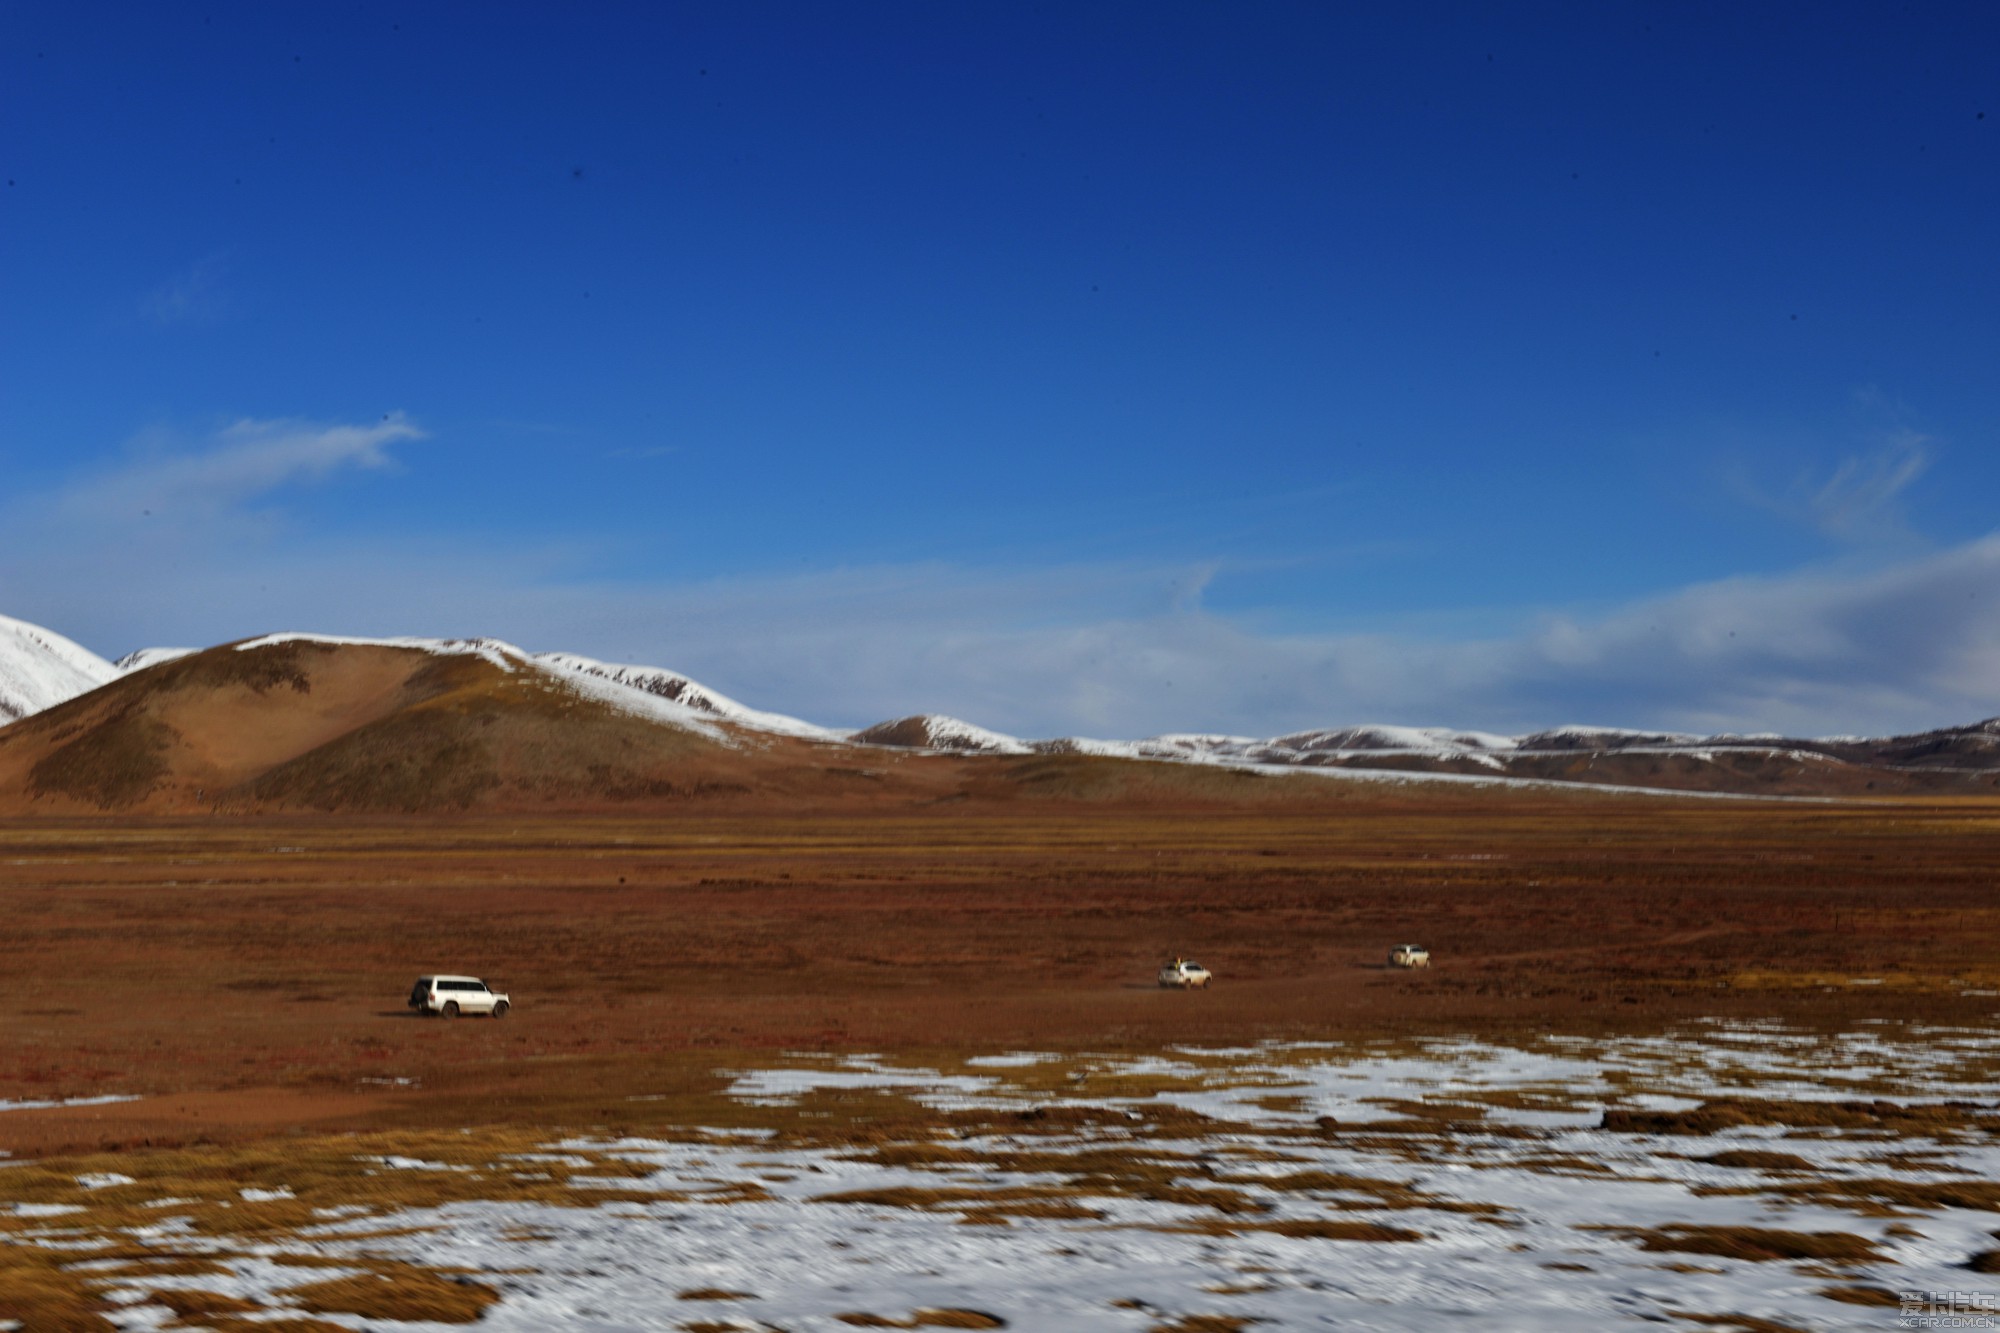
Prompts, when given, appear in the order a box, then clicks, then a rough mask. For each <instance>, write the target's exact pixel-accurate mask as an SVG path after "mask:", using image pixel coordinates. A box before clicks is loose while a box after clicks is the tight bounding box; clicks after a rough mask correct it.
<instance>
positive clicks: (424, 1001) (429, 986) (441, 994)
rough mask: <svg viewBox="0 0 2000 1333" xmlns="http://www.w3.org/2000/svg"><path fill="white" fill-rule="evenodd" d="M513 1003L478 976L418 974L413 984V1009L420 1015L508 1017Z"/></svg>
mask: <svg viewBox="0 0 2000 1333" xmlns="http://www.w3.org/2000/svg"><path fill="white" fill-rule="evenodd" d="M512 1007H513V1006H512V1005H510V1004H508V1003H507V997H506V996H504V995H496V994H494V993H493V992H492V991H490V990H488V989H486V983H485V982H483V981H481V980H480V979H479V978H478V977H418V978H417V984H416V985H414V986H412V987H410V1008H412V1009H414V1010H416V1011H417V1012H418V1013H420V1014H442V1015H443V1016H444V1017H446V1018H457V1017H458V1016H459V1015H460V1014H491V1015H493V1016H494V1017H495V1018H505V1017H506V1016H507V1011H508V1010H509V1009H511V1008H512Z"/></svg>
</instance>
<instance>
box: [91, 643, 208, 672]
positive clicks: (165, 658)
mask: <svg viewBox="0 0 2000 1333" xmlns="http://www.w3.org/2000/svg"><path fill="white" fill-rule="evenodd" d="M200 651H201V649H199V648H141V649H140V650H139V651H138V652H136V653H127V654H125V656H123V657H121V658H119V659H118V660H117V661H116V662H113V663H112V664H111V665H112V666H115V667H117V668H118V674H119V675H121V676H129V675H131V674H132V673H133V672H134V671H144V670H145V669H146V668H147V667H156V666H158V665H160V663H162V662H178V661H179V660H180V659H181V658H183V657H192V656H193V655H194V654H196V653H198V652H200Z"/></svg>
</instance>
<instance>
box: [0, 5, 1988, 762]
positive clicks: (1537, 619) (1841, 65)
mask: <svg viewBox="0 0 2000 1333" xmlns="http://www.w3.org/2000/svg"><path fill="white" fill-rule="evenodd" d="M1996 49H2000V11H1995V10H1994V9H1993V8H1992V7H1991V6H1983V5H1963V6H1952V5H1933V6H1919V7H1916V8H1914V9H1911V10H1906V11H1901V12H1892V11H1890V10H1889V9H1888V8H1887V7H1883V6H1877V5H1828V4H1816V5H1811V6H1807V5H1796V6H1787V5H1764V6H1724V5H1712V6H1700V5H1671V6H1669V5H1655V6H1649V5H1628V6H1602V5H1548V6H1493V7H1468V6H1432V7H1416V6H1404V7H1396V8H1395V10H1394V12H1374V11H1363V10H1362V9H1361V8H1360V7H1354V6H1335V5H1320V4H1311V5H1285V4H1275V3H1274V4H1260V5H1251V6H1223V5H1214V4H1145V5H1138V4H1131V5H1079V6H1054V7H1040V6H1030V5H1027V4H1014V5H932V4H908V5H873V4H854V5H841V6H824V5H811V6H809V5H756V4H748V5H740V6H726V7H723V6H699V7H697V6H601V7H597V8H596V9H594V10H590V11H587V12H583V13H565V12H560V11H557V10H554V9H551V8H549V7H546V6H510V5H505V4H501V5H488V6H478V7H474V6H444V5H438V6H414V7H412V6H380V7H376V6H369V5H352V6H337V7H335V6H326V7H315V8H313V9H312V10H310V11H307V10H306V9H304V8H303V7H296V6H272V5H242V6H230V5H221V6H215V7H210V8H207V9H200V8H195V7H178V6H175V7H167V6H160V7H147V8H142V9H139V10H134V9H133V8H131V7H129V6H117V7H112V6H91V5H77V6H65V7H42V12H34V11H33V9H32V8H31V7H23V6H16V7H13V8H12V9H10V10H8V11H6V12H5V13H4V14H0V123H5V124H6V125H8V126H9V127H10V130H9V133H8V134H7V135H6V136H5V138H4V139H0V171H4V174H5V176H6V178H7V184H6V186H5V187H4V190H5V193H4V201H0V210H4V211H0V237H4V244H0V364H4V367H5V372H4V375H0V484H4V487H5V489H4V492H0V613H4V614H9V615H14V616H18V617H21V618H24V619H28V620H31V621H35V622H37V623H41V624H45V625H47V626H49V627H51V628H53V629H56V630H58V631H60V632H63V633H66V634H68V635H70V636H71V637H73V638H76V639H78V640H79V641H81V642H83V643H85V644H86V645H88V646H90V647H92V648H95V649H97V650H98V651H100V652H103V653H106V654H108V655H116V654H118V653H121V652H124V651H127V650H129V649H131V648H135V647H139V646H143V645H149V644H160V643H206V642H215V641H220V640H224V639H228V638H233V637H239V636H243V635H248V634H252V633H261V632H265V631H271V630H279V629H293V628H298V629H316V630H324V631H328V632H340V633H359V634H370V633H373V634H411V633H414V634H435V635H447V634H493V635H498V636H501V637H505V638H508V639H511V640H514V641H516V642H519V643H521V644H523V645H524V646H527V647H530V648H535V649H565V650H570V651H576V652H582V653H586V654H590V655H593V656H598V657H603V658H608V659H613V660H624V661H640V662H648V663H653V664H658V665H665V666H670V667H674V668H676V669H679V670H683V671H687V672H689V673H690V674H693V675H695V676H697V677H698V678H700V679H702V680H704V681H705V682H706V683H708V684H710V685H712V686H714V687H715V688H718V689H721V690H723V691H725V692H728V693H731V694H734V695H736V696H738V697H740V698H743V699H744V700H745V701H747V702H750V703H753V704H755V705H757V706H760V707H766V708H775V709H782V710H785V711H791V712H796V713H799V714H801V715H804V716H808V717H811V718H813V719H814V720H817V721H822V722H827V723H834V724H843V723H844V724H855V725H860V724H866V723H868V722H872V721H875V720H878V719H879V718H881V717H885V716H889V715H893V714H897V713H903V712H910V711H917V710H935V711H944V712H950V713H954V714H957V715H960V716H964V717H968V718H970V719H972V720H974V721H977V722H980V723H982V724H985V725H989V726H994V727H998V728H1001V729H1004V730H1013V731H1017V732H1022V733H1028V734H1036V735H1046V734H1056V733H1060V732H1081V733H1085V734H1100V735H1137V734H1145V733H1150V732H1157V731H1162V730H1227V731H1235V732H1243V733H1252V734H1274V733H1277V732H1281V731H1285V730H1290V729H1296V728H1302V727H1307V726H1314V725H1337V724H1346V723H1353V722H1360V721H1388V722H1407V723H1420V724H1446V725H1457V726H1481V727H1487V728H1490V729H1500V730H1511V729H1523V728H1528V727H1535V726H1543V725H1552V724H1558V723H1562V722H1568V721H1591V722H1600V723H1610V724H1624V725H1633V726H1676V727H1684V728H1688V729H1695V730H1712V729H1723V728H1729V729H1739V730H1793V731H1798V730H1810V731H1819V732H1828V731H1859V730H1882V729H1893V728H1904V727H1918V726H1930V725H1938V724H1943V723H1948V722H1957V721H1966V720H1971V719H1972V718H1973V717H1979V716H1986V715H1990V714H1993V713H2000V604H1996V603H2000V593H1993V592H1990V589H1992V588H1993V587H1994V583H1993V576H1995V575H2000V538H1996V536H1995V533H1996V529H2000V516H1997V515H1996V507H1995V504H1994V501H1993V498H1992V497H1993V496H1995V495H1996V494H2000V450H1996V449H1995V448H1994V444H1995V441H1996V440H1997V439H2000V395H1996V388H2000V385H1996V371H1995V367H1996V365H2000V358H1996V350H2000V340H1996V336H1995V335H1996V332H2000V327H1997V326H2000V320H1996V317H1995V313H1994V312H1995V311H1996V310H2000V258H1996V254H2000V252H1996V249H1995V247H1994V245H1993V237H1994V236H1995V235H1996V234H2000V138H1997V137H1996V136H2000V75H1996V73H1995V70H1996V68H2000V67H1996V65H1995V63H1994V61H1993V60H1992V53H1993V52H1994V51H1995V50H1996Z"/></svg>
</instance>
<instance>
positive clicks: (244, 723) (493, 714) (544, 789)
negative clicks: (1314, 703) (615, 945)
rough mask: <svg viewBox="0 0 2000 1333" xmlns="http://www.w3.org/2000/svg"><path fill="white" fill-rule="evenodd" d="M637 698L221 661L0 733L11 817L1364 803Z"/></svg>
mask: <svg viewBox="0 0 2000 1333" xmlns="http://www.w3.org/2000/svg"><path fill="white" fill-rule="evenodd" d="M622 697H623V696H622V695H620V694H618V693H617V691H616V690H615V688H614V689H613V691H612V693H611V694H610V695H607V694H606V693H605V692H604V690H603V689H602V688H601V687H598V686H597V685H595V684H594V683H593V682H591V681H588V680H579V679H578V677H577V676H576V675H575V674H574V673H567V672H565V671H563V670H561V669H557V668H550V667H547V666H544V665H542V664H538V663H536V662H534V661H532V660H530V659H528V658H526V657H523V656H520V655H518V654H517V653H515V652H513V651H512V650H507V649H504V648H503V647H501V646H498V645H486V644H476V643H475V644H463V645H457V646H456V647H455V649H453V650H449V651H440V650H439V649H438V648H437V647H436V646H433V647H430V648H426V647H421V646H409V647H405V646H395V645H391V644H384V643H341V642H333V641H325V640H313V639H288V640H283V641H277V642H261V641H260V642H258V643H255V644H253V645H243V646H239V645H233V644H225V645H223V646H221V647H218V648H210V649H208V650H206V651H204V652H200V653H195V654H192V655H190V656H186V657H180V658H176V659H174V660H171V661H167V662H163V663H161V664H159V665H156V666H152V667H148V668H146V669H144V670H141V671H137V672H134V673H132V674H131V675H127V676H123V677H121V678H119V679H117V680H114V681H112V682H111V683H110V684H108V685H105V686H103V687H102V688H100V689H97V690H94V691H92V692H91V693H89V694H86V695H83V696H81V697H79V698H75V699H72V700H70V701H69V702H67V703H64V704H61V705H58V706H57V707H55V708H51V709H49V710H47V711H45V712H42V713H37V714H34V715H33V716H31V717H28V718H25V719H23V720H22V721H20V722H17V723H14V724H13V725H11V726H7V727H4V728H0V815H7V814H25V813H38V814H57V815H63V814H90V813H100V812H113V811H115V812H120V813H144V814H180V813H194V812H198V811H199V812H210V811H220V812H230V813H245V812H256V811H283V810H297V811H311V810H317V811H347V812H362V813H367V812H375V813H390V814H393V813H410V814H417V813H449V812H453V811H467V810H529V809H535V810H548V809H571V810H646V809H659V810H661V811H662V812H664V811H667V810H671V809H686V808H688V806H689V803H690V802H698V803H700V804H701V805H702V806H703V807H704V808H713V807H716V806H740V807H744V808H762V809H780V808H782V809H785V810H788V811H800V810H805V809H811V808H822V809H824V808H841V807H848V806H857V805H880V804H887V805H892V806H902V807H910V806H920V805H933V804H937V803H941V802H955V801H971V802H974V803H977V804H981V805H985V804H991V803H994V802H1012V801H1017V800H1037V799H1042V800H1069V801H1091V802H1102V801H1112V802H1130V803H1139V804H1146V805H1159V804H1196V805H1200V804H1214V803H1218V802H1220V803H1227V804H1236V803H1239V802H1242V801H1245V800H1253V801H1268V800H1273V799H1275V800H1280V801H1287V802H1289V801H1306V802H1327V801H1344V800H1349V799H1352V798H1353V797H1355V796H1356V795H1357V794H1361V791H1362V788H1361V787H1360V786H1358V785H1357V784H1355V783H1352V782H1328V781H1326V780H1324V779H1318V778H1311V777H1303V776H1302V777H1298V778H1282V779H1272V778H1262V777H1257V776H1253V775H1250V774H1247V773H1243V772H1239V771H1234V770H1231V769H1226V768H1218V767H1213V766H1206V765H1179V764H1161V763H1146V762H1140V761H1134V760H1124V759H1103V758H1095V757H1086V756H1035V757H1030V758H1025V759H1023V758H1017V757H1003V756H994V755H961V754H933V753H926V752H923V751H897V750H893V749H885V748H883V747H880V746H867V745H848V744H842V743H838V742H833V741H824V740H815V739H810V738H801V737H795V736H788V735H777V734H773V733H771V732H768V731H760V730H755V729H751V728H748V727H741V726H737V725H734V724H732V723H730V722H728V721H719V720H716V719H714V718H712V717H705V716H703V715H701V714H700V713H698V712H692V713H688V714H687V715H686V716H685V717H684V718H682V719H681V722H680V724H676V722H675V720H674V719H675V718H676V717H680V715H678V714H673V713H671V712H669V714H668V716H667V718H666V719H665V720H663V719H662V718H661V717H658V716H650V715H648V713H647V711H646V705H647V704H648V701H647V700H646V699H644V698H643V697H642V698H640V699H638V700H637V701H636V704H637V706H636V707H631V708H628V707H622V706H620V704H619V702H618V699H620V698H622ZM625 702H626V703H627V704H632V703H634V702H635V701H633V700H631V699H626V700H625ZM664 707H666V708H668V709H669V710H671V707H672V706H671V705H670V704H669V705H665V706H664Z"/></svg>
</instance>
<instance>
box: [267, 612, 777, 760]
mask: <svg viewBox="0 0 2000 1333" xmlns="http://www.w3.org/2000/svg"><path fill="white" fill-rule="evenodd" d="M293 642H304V643H329V644H347V645H354V646H357V647H364V648H414V649H416V650H417V651H419V652H426V653H436V654H438V655H439V656H442V657H478V658H481V659H483V660H484V661H487V662H490V663H492V664H493V665H494V666H497V667H499V668H500V669H501V670H502V671H505V672H508V673H510V674H512V673H513V672H516V671H522V670H526V671H532V672H536V673H538V674H540V675H544V676H548V677H550V678H551V679H552V680H554V681H555V682H556V683H557V684H558V685H560V686H562V687H563V688H565V689H568V690H569V691H570V692H571V693H573V694H580V695H582V696H583V697H585V698H587V699H594V700H596V701H597V702H599V703H602V704H606V705H608V706H610V707H612V708H616V709H618V710H620V711H621V712H626V713H630V714H632V715H633V716H635V717H643V718H645V719H647V720H648V721H652V722H658V723H661V724H663V725H665V726H669V727H678V728H679V729H680V730H682V731H694V732H699V733H700V734H701V735H703V736H706V737H708V738H709V739H710V740H716V741H721V742H723V743H724V744H729V743H730V737H729V736H728V734H727V733H725V732H723V731H721V730H719V729H718V728H717V727H716V726H715V722H716V721H717V720H719V719H717V718H715V717H712V716H709V715H705V714H704V713H703V712H701V711H700V710H699V709H696V708H693V707H691V706H689V705H688V704H686V703H681V702H678V701H676V700H674V699H670V698H667V697H665V696H663V695H659V694H653V693H650V692H648V691H646V690H643V689H639V688H635V687H634V686H631V685H627V684H624V683H622V682H620V681H618V680H615V679H612V678H611V677H610V676H608V675H605V674H604V673H602V672H593V671H589V670H585V669H583V668H582V667H579V666H577V665H574V663H589V665H591V666H597V665H600V664H598V663H591V662H590V660H589V659H588V658H569V659H568V660H562V659H565V658H566V657H567V655H566V654H562V653H549V654H543V655H542V656H540V657H538V656H536V655H535V654H532V653H528V652H525V651H523V650H522V649H520V648H517V647H515V646H514V645H513V644H511V643H507V642H505V641H504V640H501V639H485V638H480V639H421V638H392V639H366V638H354V637H350V636H347V635H340V634H301V633H296V632H293V633H285V634H266V635H264V636H262V637H261V638H256V639H246V640H244V641H243V642H242V643H239V644H237V645H236V650H237V651H238V652H247V651H248V650H250V649H252V648H262V647H264V646H265V645H267V644H274V643H293ZM545 659H546V660H545ZM689 683H690V684H693V682H689ZM711 697H715V698H720V697H721V696H719V695H718V696H711ZM745 711H748V710H745Z"/></svg>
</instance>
